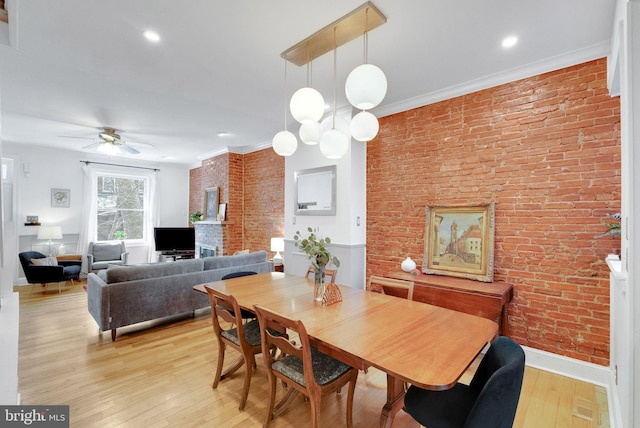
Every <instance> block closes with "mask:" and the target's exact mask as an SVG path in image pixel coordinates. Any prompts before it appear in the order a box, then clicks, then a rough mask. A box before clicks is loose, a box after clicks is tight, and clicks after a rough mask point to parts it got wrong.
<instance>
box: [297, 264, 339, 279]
mask: <svg viewBox="0 0 640 428" xmlns="http://www.w3.org/2000/svg"><path fill="white" fill-rule="evenodd" d="M337 274H338V269H325V270H324V277H325V278H327V277H330V278H331V281H328V282H333V283H335V282H336V275H337ZM314 275H315V269H314V268H313V266H309V269H307V274H306V275H305V278H311V279H313V277H314ZM325 282H327V281H325Z"/></svg>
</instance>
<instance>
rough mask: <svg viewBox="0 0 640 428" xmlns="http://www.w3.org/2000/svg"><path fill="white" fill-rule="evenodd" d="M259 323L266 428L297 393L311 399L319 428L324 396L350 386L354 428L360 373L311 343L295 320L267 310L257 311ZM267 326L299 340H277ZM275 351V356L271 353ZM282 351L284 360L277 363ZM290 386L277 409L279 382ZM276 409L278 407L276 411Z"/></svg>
mask: <svg viewBox="0 0 640 428" xmlns="http://www.w3.org/2000/svg"><path fill="white" fill-rule="evenodd" d="M254 309H255V311H256V314H257V315H258V321H260V334H261V338H262V353H263V357H264V362H265V367H266V369H267V375H268V377H269V385H270V391H269V405H268V406H267V416H266V420H265V423H264V427H267V426H268V425H269V423H270V422H271V421H272V420H273V419H275V418H276V417H277V416H278V415H279V414H280V413H282V412H283V411H284V409H285V408H286V407H287V406H288V405H289V404H290V403H291V402H292V400H293V399H294V398H295V396H296V395H297V394H298V393H302V394H304V395H305V396H306V397H308V398H309V402H310V404H311V420H312V426H313V427H314V428H317V427H319V426H320V403H321V399H322V396H323V395H325V394H329V393H333V392H340V390H341V389H342V387H343V386H344V385H346V384H347V383H349V393H348V396H347V427H349V428H351V427H353V415H352V413H353V396H354V393H355V389H356V381H357V379H358V370H356V369H355V368H353V367H351V366H349V365H348V364H345V363H343V362H341V361H339V360H336V359H335V358H332V357H330V356H328V355H326V354H323V353H322V352H320V351H318V349H317V348H315V347H313V346H311V345H310V343H309V336H308V335H307V331H306V329H305V327H304V324H303V323H302V321H300V320H292V319H290V318H287V317H285V316H283V315H280V314H277V313H275V312H272V311H270V310H268V309H266V308H264V307H261V306H258V305H256V306H255V307H254ZM265 326H279V328H277V330H280V329H281V328H286V329H287V330H291V331H292V332H295V333H297V335H298V338H297V339H298V340H297V341H296V342H292V341H291V340H290V339H289V338H288V337H283V336H275V335H273V334H272V333H271V332H270V331H269V329H266V328H265ZM270 350H272V352H269V351H270ZM273 350H277V351H279V355H280V356H283V357H281V358H279V359H275V357H274V355H276V352H273ZM278 379H280V381H281V382H283V383H285V384H286V385H288V386H289V388H288V389H289V390H288V391H287V394H286V395H285V396H284V397H283V398H282V400H281V401H280V402H279V403H278V405H275V398H276V384H277V382H276V381H277V380H278ZM274 406H275V407H274Z"/></svg>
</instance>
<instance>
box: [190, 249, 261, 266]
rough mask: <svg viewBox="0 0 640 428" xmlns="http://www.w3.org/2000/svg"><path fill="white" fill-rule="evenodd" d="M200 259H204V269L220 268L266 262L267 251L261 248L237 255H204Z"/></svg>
mask: <svg viewBox="0 0 640 428" xmlns="http://www.w3.org/2000/svg"><path fill="white" fill-rule="evenodd" d="M202 260H204V270H211V269H221V268H228V267H235V266H243V265H252V264H256V263H263V262H266V261H267V252H266V251H264V250H263V251H256V252H254V253H249V254H239V255H237V256H219V257H205V258H204V259H202Z"/></svg>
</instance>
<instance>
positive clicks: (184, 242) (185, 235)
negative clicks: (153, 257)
mask: <svg viewBox="0 0 640 428" xmlns="http://www.w3.org/2000/svg"><path fill="white" fill-rule="evenodd" d="M153 237H154V239H155V241H156V251H161V252H163V253H180V252H189V251H195V250H196V231H195V229H194V228H193V227H156V228H154V229H153Z"/></svg>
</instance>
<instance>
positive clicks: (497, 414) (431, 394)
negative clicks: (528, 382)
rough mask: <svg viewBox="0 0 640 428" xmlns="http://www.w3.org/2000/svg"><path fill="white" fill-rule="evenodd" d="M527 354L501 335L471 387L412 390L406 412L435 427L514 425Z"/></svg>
mask: <svg viewBox="0 0 640 428" xmlns="http://www.w3.org/2000/svg"><path fill="white" fill-rule="evenodd" d="M524 366H525V355H524V351H523V350H522V347H521V346H520V345H518V344H517V343H516V342H514V341H513V340H512V339H510V338H508V337H505V336H501V337H499V338H497V339H496V340H495V341H494V342H493V343H492V344H491V346H490V347H489V350H488V351H487V354H486V355H485V356H484V357H483V359H482V361H481V362H480V365H479V366H478V369H477V370H476V373H475V374H474V375H473V379H472V380H471V383H470V384H469V385H465V384H463V383H457V384H456V385H454V386H453V388H451V389H447V390H445V391H430V390H426V389H422V388H418V387H416V386H411V387H409V390H408V391H407V394H406V395H405V398H404V410H405V411H406V412H407V413H409V414H410V415H411V417H413V419H415V420H416V421H417V422H418V423H419V424H421V425H424V426H428V427H430V428H431V427H433V428H462V427H465V428H481V427H496V428H507V427H511V426H512V425H513V421H514V419H515V415H516V410H517V408H518V401H519V399H520V392H521V390H522V379H523V377H524Z"/></svg>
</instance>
